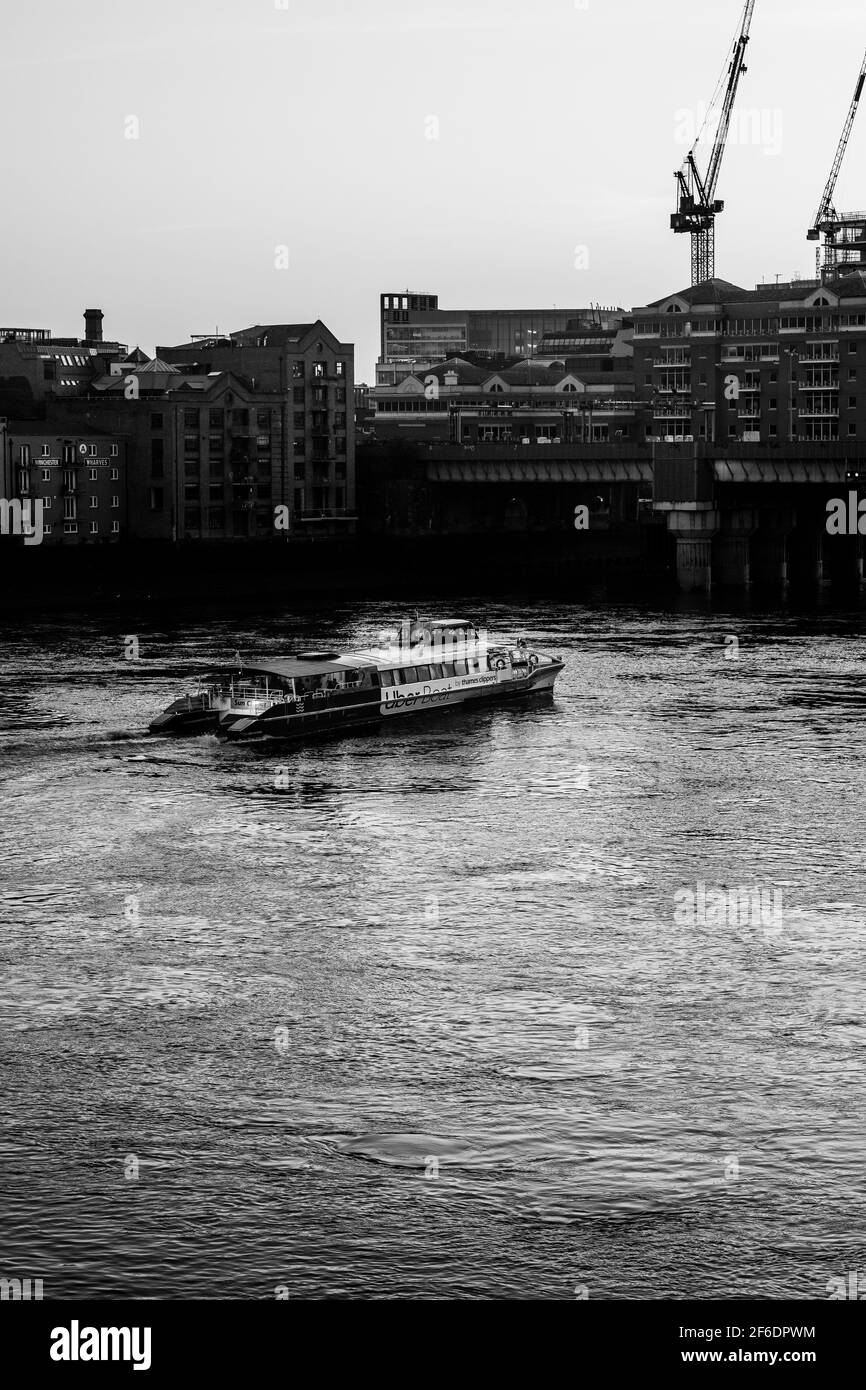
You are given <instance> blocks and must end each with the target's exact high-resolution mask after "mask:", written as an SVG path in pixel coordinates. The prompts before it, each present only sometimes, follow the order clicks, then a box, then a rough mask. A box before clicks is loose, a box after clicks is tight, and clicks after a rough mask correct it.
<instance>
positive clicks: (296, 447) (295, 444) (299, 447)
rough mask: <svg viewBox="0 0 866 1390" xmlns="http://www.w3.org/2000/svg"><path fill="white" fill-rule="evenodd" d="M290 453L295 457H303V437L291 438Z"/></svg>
mask: <svg viewBox="0 0 866 1390" xmlns="http://www.w3.org/2000/svg"><path fill="white" fill-rule="evenodd" d="M292 453H293V454H294V456H295V458H303V457H304V441H303V439H293V440H292Z"/></svg>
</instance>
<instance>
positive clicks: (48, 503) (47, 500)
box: [42, 497, 54, 510]
mask: <svg viewBox="0 0 866 1390" xmlns="http://www.w3.org/2000/svg"><path fill="white" fill-rule="evenodd" d="M53 501H54V498H53V497H43V498H42V506H43V507H44V508H45V509H46V510H47V509H48V507H50V506H51V503H52V502H53Z"/></svg>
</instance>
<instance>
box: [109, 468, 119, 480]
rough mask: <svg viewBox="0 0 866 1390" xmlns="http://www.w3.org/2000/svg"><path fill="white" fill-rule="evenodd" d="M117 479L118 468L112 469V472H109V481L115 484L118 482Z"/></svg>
mask: <svg viewBox="0 0 866 1390" xmlns="http://www.w3.org/2000/svg"><path fill="white" fill-rule="evenodd" d="M119 478H120V469H119V468H112V470H111V481H112V482H113V483H116V482H117V481H118V479H119Z"/></svg>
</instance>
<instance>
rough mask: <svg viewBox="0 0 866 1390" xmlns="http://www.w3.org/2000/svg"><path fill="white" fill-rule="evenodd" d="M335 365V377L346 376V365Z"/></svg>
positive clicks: (339, 363)
mask: <svg viewBox="0 0 866 1390" xmlns="http://www.w3.org/2000/svg"><path fill="white" fill-rule="evenodd" d="M335 365H336V368H337V376H342V377H344V376H345V375H346V364H345V362H337V363H336V364H335Z"/></svg>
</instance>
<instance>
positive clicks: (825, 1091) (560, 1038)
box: [0, 603, 866, 1299]
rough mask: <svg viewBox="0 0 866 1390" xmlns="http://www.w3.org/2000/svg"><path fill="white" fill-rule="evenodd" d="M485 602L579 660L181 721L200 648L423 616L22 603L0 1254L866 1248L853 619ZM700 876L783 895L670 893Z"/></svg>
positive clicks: (575, 1272)
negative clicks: (731, 916)
mask: <svg viewBox="0 0 866 1390" xmlns="http://www.w3.org/2000/svg"><path fill="white" fill-rule="evenodd" d="M449 606H452V607H453V606H455V605H449ZM456 607H458V608H459V609H466V608H469V611H470V615H471V616H473V617H476V618H477V619H478V621H481V622H487V623H488V624H489V626H490V627H491V629H494V630H497V629H504V630H508V631H512V632H514V631H519V630H522V631H525V632H526V633H527V634H528V635H529V636H530V637H531V639H533V640H534V641H536V642H537V643H538V644H539V645H541V646H542V647H544V648H546V649H548V650H551V651H554V652H559V653H561V654H562V655H563V657H564V658H565V660H566V663H567V665H566V670H565V672H564V674H563V676H562V677H561V679H560V681H559V683H558V685H557V690H556V694H555V697H554V699H553V700H552V701H547V702H542V703H536V704H534V705H529V706H524V707H522V708H517V707H514V708H499V709H493V708H491V709H489V710H484V711H480V712H474V713H466V714H463V715H459V716H457V717H449V716H447V715H445V716H442V717H436V716H433V717H430V718H426V719H424V720H420V719H412V718H411V717H407V719H406V721H405V722H400V723H398V722H397V721H393V723H392V724H391V725H389V727H388V728H387V729H385V730H383V731H382V732H381V733H378V732H377V733H374V734H366V735H363V736H360V737H354V738H350V739H345V740H336V741H331V742H327V743H319V744H311V745H309V746H307V747H302V748H295V749H282V750H281V749H277V748H272V747H265V746H261V745H257V746H244V745H242V744H239V745H232V746H226V745H223V744H220V743H219V742H218V741H217V740H216V739H215V738H213V737H201V738H196V739H192V740H189V741H182V742H174V741H170V740H168V739H149V738H148V737H147V736H146V735H145V733H144V729H145V728H146V725H147V722H148V720H149V719H150V718H151V717H153V715H154V713H155V712H157V711H158V710H159V709H160V708H162V707H163V706H164V705H165V704H166V703H168V701H169V700H170V699H172V698H174V696H175V694H176V693H178V691H179V690H180V689H183V687H184V685H185V683H186V677H187V676H188V674H189V673H190V672H191V671H193V670H195V669H197V668H202V669H204V668H205V667H206V666H208V665H209V664H210V663H211V661H212V660H213V659H214V658H216V657H226V656H230V655H231V654H232V653H233V652H234V651H235V649H236V648H238V647H240V648H241V650H242V651H243V652H244V653H251V652H254V651H255V652H261V651H270V652H273V653H277V652H284V651H290V650H293V649H294V648H296V647H297V646H298V645H301V644H304V645H310V644H311V643H312V644H315V645H317V646H322V645H324V646H326V647H332V646H333V647H339V646H343V645H346V644H348V643H350V642H352V641H354V640H356V639H357V638H358V637H359V635H361V634H362V633H365V632H371V631H373V630H375V628H376V627H379V626H381V625H382V624H383V622H386V621H389V620H391V619H393V618H394V617H399V616H400V615H399V613H395V610H394V609H393V608H386V607H385V606H382V605H366V606H362V605H359V606H357V607H355V608H342V609H339V610H332V611H330V612H328V613H326V614H321V613H320V614H313V613H311V612H309V611H308V612H305V613H300V612H291V611H287V612H286V613H285V614H277V615H269V616H267V617H263V618H261V619H260V620H257V621H253V622H252V623H251V622H250V621H249V620H248V619H247V620H240V619H238V620H234V619H232V620H228V619H227V620H225V621H222V622H204V621H202V622H199V623H197V624H194V623H189V624H184V623H183V621H182V620H178V621H177V623H176V625H175V626H173V627H172V628H171V629H170V630H169V629H168V628H167V627H165V626H163V627H162V628H161V629H159V630H156V629H154V628H153V627H152V625H149V624H147V623H145V622H143V621H142V620H140V619H138V620H135V619H133V618H130V619H129V620H128V622H127V623H126V625H123V624H121V625H118V624H117V623H114V622H112V624H110V625H106V624H105V623H98V622H96V621H93V620H89V619H87V618H83V617H82V618H81V619H80V620H76V621H75V622H72V623H70V622H64V623H62V624H61V623H60V622H59V621H58V622H57V623H56V624H52V625H42V626H29V627H28V626H25V625H23V624H22V625H19V626H16V627H14V628H8V627H7V628H6V629H4V630H3V632H2V634H0V636H2V639H3V640H2V644H0V658H2V666H0V769H2V772H0V778H2V807H3V816H2V841H3V854H2V877H3V880H4V882H3V895H2V904H0V916H2V932H0V956H2V1020H0V1030H2V1059H0V1060H2V1094H3V1126H2V1131H0V1169H2V1190H3V1205H4V1209H5V1210H4V1217H3V1221H2V1226H0V1275H3V1276H5V1277H13V1276H17V1277H26V1276H31V1277H42V1278H43V1280H44V1282H45V1293H46V1296H48V1295H49V1294H52V1295H54V1296H58V1297H63V1296H67V1297H79V1296H85V1295H89V1296H95V1297H98V1296H102V1297H109V1298H116V1297H130V1296H132V1297H179V1298H186V1297H224V1296H236V1297H243V1298H271V1297H273V1296H274V1290H275V1289H276V1288H277V1287H278V1286H285V1287H286V1288H287V1289H288V1291H289V1293H290V1295H291V1296H292V1297H300V1298H304V1297H315V1298H321V1297H338V1298H339V1297H352V1298H392V1297H411V1298H451V1297H460V1298H483V1299H497V1298H533V1297H540V1298H546V1299H566V1298H573V1297H574V1296H575V1290H577V1289H585V1290H586V1291H588V1294H589V1297H590V1298H602V1299H603V1298H722V1297H731V1296H733V1297H749V1296H753V1297H759V1298H804V1299H805V1298H824V1297H826V1292H825V1288H826V1283H827V1280H828V1278H830V1277H831V1276H839V1275H843V1274H847V1272H848V1271H851V1270H855V1271H856V1270H858V1269H859V1270H863V1269H864V1267H866V1224H864V1217H866V1203H864V1159H863V1153H864V1142H863V1141H864V1085H863V1083H864V1061H866V1019H864V988H863V986H864V964H863V961H864V944H866V931H864V910H863V903H864V883H866V877H864V872H863V834H862V825H861V822H860V816H861V814H862V811H863V807H864V789H866V774H864V756H866V731H864V712H866V684H864V672H866V639H864V637H863V636H862V635H861V633H862V627H861V622H860V619H859V618H858V617H857V616H856V615H842V616H840V615H836V616H832V615H826V616H822V617H820V618H813V619H807V618H798V617H796V616H792V615H785V614H771V615H745V616H743V615H740V616H737V617H736V618H733V617H730V616H728V617H725V616H724V615H722V616H720V615H719V614H711V613H709V612H704V611H700V610H685V611H683V612H680V613H674V612H661V611H652V610H641V611H639V610H637V609H629V608H614V607H605V608H602V607H596V608H593V607H583V606H563V605H550V604H548V605H542V604H539V605H536V606H533V607H524V608H520V607H501V606H500V607H497V606H495V605H490V604H489V603H485V604H474V605H466V604H464V605H456ZM133 622H135V626H136V628H137V635H138V636H139V640H140V652H141V660H140V661H139V662H137V663H133V662H128V661H125V660H124V659H123V640H122V639H123V635H124V633H126V632H128V631H129V630H130V627H131V624H132V623H133ZM729 634H736V635H737V636H738V638H739V642H740V650H739V653H738V655H739V659H738V660H730V659H726V656H725V650H726V648H725V638H726V636H728V635H729ZM731 650H732V648H731V647H730V646H729V647H728V651H729V652H731ZM734 654H736V653H734ZM278 769H282V771H281V774H280V776H279V777H278V776H277V770H278ZM699 882H700V883H704V884H706V886H707V888H721V887H725V888H729V887H731V886H740V887H760V888H763V889H764V890H765V891H768V892H769V893H771V894H772V892H773V891H774V890H775V891H777V892H778V893H779V894H780V895H781V896H780V899H778V900H779V901H781V903H782V913H781V921H780V922H779V921H771V920H769V919H767V920H766V921H765V922H756V923H751V922H750V923H744V924H740V923H739V922H736V923H733V924H732V923H730V922H729V923H727V924H721V925H720V924H718V923H715V922H713V921H712V915H711V914H710V915H709V919H708V920H705V921H701V920H698V921H696V922H694V923H693V924H688V923H686V924H685V925H684V924H682V922H681V921H680V922H679V923H678V921H677V920H676V919H675V901H678V900H675V894H677V893H678V892H682V891H683V890H686V889H689V888H690V887H691V888H692V889H694V890H695V891H696V885H697V884H698V883H699Z"/></svg>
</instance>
